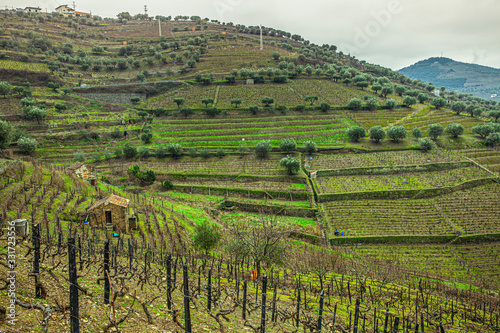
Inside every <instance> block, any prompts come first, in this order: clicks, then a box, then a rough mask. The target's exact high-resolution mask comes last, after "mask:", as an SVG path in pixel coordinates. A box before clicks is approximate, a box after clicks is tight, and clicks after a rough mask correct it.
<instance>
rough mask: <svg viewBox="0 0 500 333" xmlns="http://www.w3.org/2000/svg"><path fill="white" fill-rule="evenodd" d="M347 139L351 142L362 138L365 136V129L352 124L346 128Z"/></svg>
mask: <svg viewBox="0 0 500 333" xmlns="http://www.w3.org/2000/svg"><path fill="white" fill-rule="evenodd" d="M345 134H346V135H347V137H349V140H350V141H352V142H358V141H359V139H361V138H364V137H365V136H366V131H365V129H364V128H363V127H361V126H353V127H350V128H349V129H347V131H346V132H345Z"/></svg>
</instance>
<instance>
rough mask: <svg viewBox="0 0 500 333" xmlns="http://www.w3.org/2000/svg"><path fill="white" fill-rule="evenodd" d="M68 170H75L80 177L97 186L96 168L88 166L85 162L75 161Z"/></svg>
mask: <svg viewBox="0 0 500 333" xmlns="http://www.w3.org/2000/svg"><path fill="white" fill-rule="evenodd" d="M68 170H69V171H71V172H73V173H74V174H75V176H77V177H78V178H81V179H83V180H87V181H89V182H90V183H91V184H92V186H95V182H96V178H95V174H94V170H93V169H92V168H89V167H87V165H86V164H85V163H82V162H75V163H73V164H71V165H70V166H69V167H68Z"/></svg>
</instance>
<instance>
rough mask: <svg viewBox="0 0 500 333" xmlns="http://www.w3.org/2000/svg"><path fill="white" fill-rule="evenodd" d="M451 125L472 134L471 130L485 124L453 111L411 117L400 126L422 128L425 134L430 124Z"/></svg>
mask: <svg viewBox="0 0 500 333" xmlns="http://www.w3.org/2000/svg"><path fill="white" fill-rule="evenodd" d="M451 123H459V124H462V125H463V126H464V128H465V132H464V134H472V131H471V128H472V127H474V126H476V125H481V124H483V122H482V121H481V120H479V119H477V118H471V117H467V116H466V115H457V114H456V113H454V112H452V111H444V110H433V111H431V112H430V113H429V114H426V115H420V116H418V117H410V118H408V119H405V120H404V121H402V122H401V123H399V124H398V125H400V126H404V127H406V129H408V130H412V129H414V128H417V127H418V128H420V129H421V130H422V131H424V133H426V131H427V127H428V126H429V125H430V124H440V125H442V126H443V127H446V126H447V125H448V124H451Z"/></svg>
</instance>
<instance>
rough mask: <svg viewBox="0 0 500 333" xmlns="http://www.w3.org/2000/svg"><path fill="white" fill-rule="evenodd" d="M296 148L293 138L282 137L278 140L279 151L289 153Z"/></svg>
mask: <svg viewBox="0 0 500 333" xmlns="http://www.w3.org/2000/svg"><path fill="white" fill-rule="evenodd" d="M295 149H297V143H295V140H294V139H283V140H281V142H280V151H281V152H283V153H291V152H292V151H294V150H295Z"/></svg>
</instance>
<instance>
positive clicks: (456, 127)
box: [445, 123, 464, 138]
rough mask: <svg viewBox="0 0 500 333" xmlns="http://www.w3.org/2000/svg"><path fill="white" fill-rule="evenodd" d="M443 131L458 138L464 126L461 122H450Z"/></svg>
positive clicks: (462, 132)
mask: <svg viewBox="0 0 500 333" xmlns="http://www.w3.org/2000/svg"><path fill="white" fill-rule="evenodd" d="M445 133H446V134H449V135H451V136H452V137H453V138H458V136H459V135H462V134H464V127H463V126H462V124H457V123H452V124H449V125H448V126H446V129H445Z"/></svg>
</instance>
